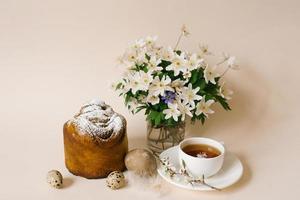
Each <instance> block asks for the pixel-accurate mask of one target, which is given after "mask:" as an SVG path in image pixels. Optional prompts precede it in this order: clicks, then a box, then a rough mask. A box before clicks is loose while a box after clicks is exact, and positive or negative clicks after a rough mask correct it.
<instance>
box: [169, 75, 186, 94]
mask: <svg viewBox="0 0 300 200" xmlns="http://www.w3.org/2000/svg"><path fill="white" fill-rule="evenodd" d="M186 83H187V81H183V80H181V79H179V78H178V79H176V80H174V81H172V83H171V86H172V88H175V90H176V92H181V91H182V89H183V87H184V85H185V84H186Z"/></svg>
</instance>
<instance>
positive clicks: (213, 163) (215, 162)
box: [178, 137, 225, 178]
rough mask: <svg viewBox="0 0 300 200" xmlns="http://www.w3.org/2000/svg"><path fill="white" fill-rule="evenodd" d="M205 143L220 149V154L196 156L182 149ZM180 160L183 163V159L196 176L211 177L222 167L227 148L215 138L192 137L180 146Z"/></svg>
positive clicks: (190, 171) (191, 172)
mask: <svg viewBox="0 0 300 200" xmlns="http://www.w3.org/2000/svg"><path fill="white" fill-rule="evenodd" d="M193 144H204V145H208V146H212V147H214V148H216V149H218V150H219V151H220V155H218V156H216V157H213V158H203V157H194V156H191V155H189V154H187V153H185V152H184V151H183V150H182V149H183V148H184V147H186V146H187V145H193ZM178 153H179V159H180V160H179V161H180V163H181V164H182V160H183V161H184V162H185V164H186V168H187V170H188V171H189V173H190V174H191V175H192V176H194V177H198V178H200V177H202V176H203V175H204V177H209V176H212V175H214V174H216V173H217V172H218V171H219V170H220V169H221V167H222V165H223V161H224V154H225V148H224V146H223V145H222V144H221V143H220V142H218V141H215V140H212V139H209V138H203V137H192V138H187V139H185V140H183V141H182V142H181V143H180V144H179V147H178Z"/></svg>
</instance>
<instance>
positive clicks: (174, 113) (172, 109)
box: [163, 103, 181, 122]
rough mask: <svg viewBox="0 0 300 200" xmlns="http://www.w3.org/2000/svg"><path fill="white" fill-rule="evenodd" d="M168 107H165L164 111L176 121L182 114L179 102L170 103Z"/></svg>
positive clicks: (167, 116) (167, 117)
mask: <svg viewBox="0 0 300 200" xmlns="http://www.w3.org/2000/svg"><path fill="white" fill-rule="evenodd" d="M168 107H169V108H168V109H165V110H164V111H163V113H164V114H165V115H166V116H165V118H166V119H169V118H171V117H172V118H173V119H174V120H175V121H176V122H177V121H178V117H179V116H180V115H181V113H180V111H179V110H178V105H177V104H172V103H168Z"/></svg>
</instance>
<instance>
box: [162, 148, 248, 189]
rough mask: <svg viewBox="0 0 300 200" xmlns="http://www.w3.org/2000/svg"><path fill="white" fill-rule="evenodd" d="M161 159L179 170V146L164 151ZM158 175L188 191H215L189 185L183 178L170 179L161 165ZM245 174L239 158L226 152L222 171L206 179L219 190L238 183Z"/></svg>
mask: <svg viewBox="0 0 300 200" xmlns="http://www.w3.org/2000/svg"><path fill="white" fill-rule="evenodd" d="M159 157H160V158H166V157H168V158H169V161H170V163H172V165H173V166H174V167H175V168H176V169H177V170H179V169H180V164H179V158H178V146H175V147H172V148H169V149H167V150H165V151H163V152H162V153H161V154H160V155H159ZM157 171H158V174H159V175H160V176H161V177H162V178H163V179H165V180H166V181H167V182H169V183H171V184H173V185H175V186H177V187H181V188H184V189H188V190H199V191H208V190H213V189H212V188H210V187H208V186H205V185H202V184H194V185H191V184H189V183H187V182H186V181H185V180H184V179H183V178H178V177H173V178H170V177H169V176H168V175H167V174H166V173H165V171H164V169H163V167H162V166H161V165H159V167H158V168H157ZM242 174H243V165H242V163H241V161H240V160H239V158H238V157H237V156H236V155H234V154H233V153H231V152H226V154H225V158H224V163H223V166H222V168H221V169H220V171H219V172H218V173H217V174H215V175H213V176H211V177H209V178H206V179H205V182H206V183H207V184H209V185H211V186H214V187H216V188H219V189H224V188H226V187H229V186H231V185H233V184H234V183H236V182H237V181H238V180H239V179H240V178H241V176H242Z"/></svg>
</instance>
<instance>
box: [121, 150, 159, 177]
mask: <svg viewBox="0 0 300 200" xmlns="http://www.w3.org/2000/svg"><path fill="white" fill-rule="evenodd" d="M125 165H126V168H127V169H128V170H131V171H134V172H135V173H136V174H138V175H141V176H152V175H154V174H155V173H156V168H157V165H156V159H155V157H154V156H153V154H152V153H151V152H150V151H148V150H146V149H133V150H131V151H129V152H128V153H127V155H126V157H125Z"/></svg>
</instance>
